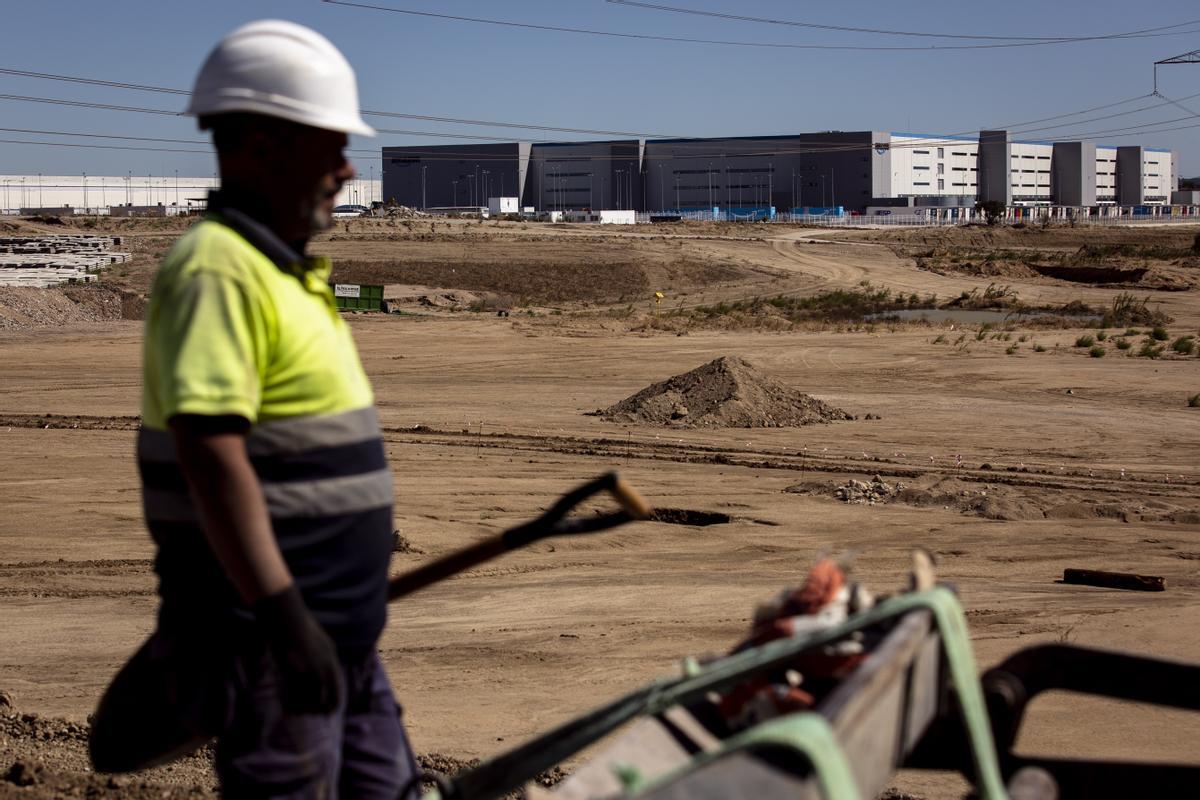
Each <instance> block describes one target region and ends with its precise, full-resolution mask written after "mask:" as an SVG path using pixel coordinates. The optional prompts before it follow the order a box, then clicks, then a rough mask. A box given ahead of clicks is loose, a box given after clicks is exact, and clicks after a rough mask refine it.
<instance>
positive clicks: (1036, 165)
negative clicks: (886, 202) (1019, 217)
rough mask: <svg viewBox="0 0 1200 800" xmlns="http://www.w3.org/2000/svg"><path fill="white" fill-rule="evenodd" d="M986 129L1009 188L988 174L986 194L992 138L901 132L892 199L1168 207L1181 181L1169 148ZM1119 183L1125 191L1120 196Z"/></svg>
mask: <svg viewBox="0 0 1200 800" xmlns="http://www.w3.org/2000/svg"><path fill="white" fill-rule="evenodd" d="M985 134H992V136H991V139H992V141H988V142H985V143H984V145H983V147H984V152H985V159H987V158H989V156H990V162H989V163H988V167H991V168H992V169H993V170H995V169H997V168H998V171H999V174H1000V175H1001V176H1003V175H1004V173H1005V171H1007V175H1008V179H1007V186H1005V185H1004V181H1003V179H1001V180H1000V181H995V180H992V181H989V180H987V178H986V177H985V179H984V181H983V183H984V185H985V191H984V192H982V193H981V192H980V191H979V187H980V169H981V164H980V158H979V153H980V146H981V145H980V140H981V139H983V138H984V137H980V138H979V139H976V138H965V137H964V138H959V137H938V136H936V135H923V134H911V133H893V134H891V135H890V137H891V140H890V142H889V145H890V148H889V149H890V152H891V162H892V165H891V166H892V179H891V191H890V192H889V194H888V195H886V196H887V197H896V198H903V197H912V198H922V197H946V196H951V197H954V196H958V197H963V198H970V199H971V202H972V203H973V202H974V200H975V198H978V199H980V200H998V201H1000V202H1002V203H1004V204H1005V205H1010V206H1028V205H1032V206H1037V205H1044V206H1048V205H1059V206H1080V207H1083V206H1096V205H1123V206H1140V205H1165V204H1167V203H1169V202H1170V199H1171V193H1172V192H1173V191H1174V190H1175V188H1176V184H1177V181H1178V175H1177V170H1176V168H1175V163H1176V160H1175V156H1174V153H1172V152H1171V151H1170V150H1165V149H1162V148H1156V147H1142V146H1136V145H1135V146H1130V147H1116V146H1108V145H1094V144H1090V143H1088V142H1023V141H1011V140H1007V135H1006V134H1004V133H1003V132H1002V131H995V132H985ZM989 149H991V150H996V151H999V152H994V153H989V152H988V151H989ZM1005 151H1006V152H1005ZM1118 156H1120V157H1121V159H1120V160H1118ZM985 169H986V168H985ZM989 177H990V176H989ZM1119 186H1120V187H1121V188H1122V189H1123V190H1124V191H1122V192H1120V193H1118V187H1119Z"/></svg>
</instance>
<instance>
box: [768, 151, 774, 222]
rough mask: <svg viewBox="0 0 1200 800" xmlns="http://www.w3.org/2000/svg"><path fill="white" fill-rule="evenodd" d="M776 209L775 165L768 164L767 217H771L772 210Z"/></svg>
mask: <svg viewBox="0 0 1200 800" xmlns="http://www.w3.org/2000/svg"><path fill="white" fill-rule="evenodd" d="M774 207H775V165H774V164H773V163H772V162H770V161H768V162H767V216H770V215H771V209H772V208H774Z"/></svg>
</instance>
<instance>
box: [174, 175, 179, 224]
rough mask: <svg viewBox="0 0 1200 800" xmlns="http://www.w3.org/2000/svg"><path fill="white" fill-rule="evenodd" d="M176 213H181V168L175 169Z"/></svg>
mask: <svg viewBox="0 0 1200 800" xmlns="http://www.w3.org/2000/svg"><path fill="white" fill-rule="evenodd" d="M175 213H176V216H178V214H179V170H175Z"/></svg>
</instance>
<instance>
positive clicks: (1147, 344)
mask: <svg viewBox="0 0 1200 800" xmlns="http://www.w3.org/2000/svg"><path fill="white" fill-rule="evenodd" d="M1163 347H1164V345H1161V344H1160V345H1159V346H1157V347H1155V346H1154V341H1153V340H1152V339H1147V340H1146V341H1144V342H1142V349H1141V350H1139V351H1138V355H1139V356H1141V357H1142V358H1158V357H1159V356H1161V355H1162V351H1163Z"/></svg>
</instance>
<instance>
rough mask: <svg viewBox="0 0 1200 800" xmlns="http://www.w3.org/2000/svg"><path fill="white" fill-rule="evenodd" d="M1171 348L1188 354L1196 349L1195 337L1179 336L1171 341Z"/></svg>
mask: <svg viewBox="0 0 1200 800" xmlns="http://www.w3.org/2000/svg"><path fill="white" fill-rule="evenodd" d="M1171 349H1172V350H1174V351H1175V352H1176V353H1181V354H1183V355H1185V356H1190V355H1191V354H1192V352H1193V351H1195V349H1196V337H1194V336H1180V337H1179V338H1178V339H1176V340H1175V341H1173V342H1171Z"/></svg>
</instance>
